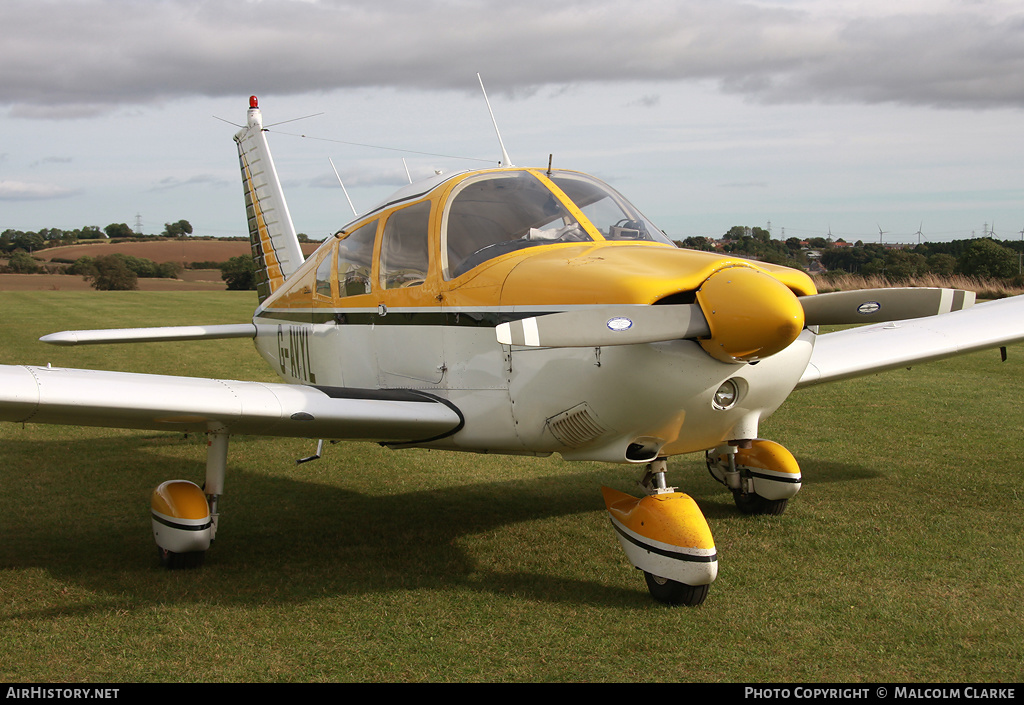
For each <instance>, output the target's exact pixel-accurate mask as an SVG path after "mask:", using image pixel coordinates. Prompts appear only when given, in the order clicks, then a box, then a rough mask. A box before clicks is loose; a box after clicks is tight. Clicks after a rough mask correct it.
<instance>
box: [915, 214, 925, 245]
mask: <svg viewBox="0 0 1024 705" xmlns="http://www.w3.org/2000/svg"><path fill="white" fill-rule="evenodd" d="M923 227H924V221H923V220H922V221H921V224H920V225H918V226H917V232H916V233H914V234H915V235H917V244H918V245H920V244H921V238H922V237H923V236H924V234H923V233H922V232H921V228H923Z"/></svg>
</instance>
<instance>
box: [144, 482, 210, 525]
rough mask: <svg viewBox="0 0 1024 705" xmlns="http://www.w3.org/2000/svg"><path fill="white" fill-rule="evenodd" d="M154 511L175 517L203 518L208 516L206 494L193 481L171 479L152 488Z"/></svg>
mask: <svg viewBox="0 0 1024 705" xmlns="http://www.w3.org/2000/svg"><path fill="white" fill-rule="evenodd" d="M151 505H152V508H153V511H154V512H160V513H161V514H163V515H165V516H169V517H174V518H175V519H195V520H204V519H209V518H210V507H209V505H208V504H207V502H206V495H204V494H203V491H202V490H201V489H200V488H199V486H198V485H196V484H195V483H194V482H189V481H188V480H171V481H169V482H165V483H163V484H161V485H160V486H159V487H157V488H156V489H155V490H153V498H152V502H151Z"/></svg>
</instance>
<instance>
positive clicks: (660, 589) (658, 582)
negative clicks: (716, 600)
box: [644, 571, 711, 607]
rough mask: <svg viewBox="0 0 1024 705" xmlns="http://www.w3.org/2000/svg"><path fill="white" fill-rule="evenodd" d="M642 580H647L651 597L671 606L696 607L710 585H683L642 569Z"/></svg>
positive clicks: (706, 593)
mask: <svg viewBox="0 0 1024 705" xmlns="http://www.w3.org/2000/svg"><path fill="white" fill-rule="evenodd" d="M644 580H646V581H647V589H648V590H649V591H650V593H651V597H653V598H654V599H655V600H657V601H658V602H663V603H665V604H666V605H672V606H676V605H686V606H687V607H696V606H697V605H699V604H700V603H702V602H704V598H706V597H707V596H708V588H710V587H711V586H710V585H685V584H683V583H679V582H676V581H675V580H669V579H668V578H660V577H658V576H657V575H653V574H651V573H648V572H647V571H644Z"/></svg>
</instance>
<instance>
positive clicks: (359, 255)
mask: <svg viewBox="0 0 1024 705" xmlns="http://www.w3.org/2000/svg"><path fill="white" fill-rule="evenodd" d="M376 235H377V221H376V220H375V221H373V222H372V223H367V224H366V225H364V226H363V227H361V228H359V229H358V230H356V231H354V232H352V233H350V234H349V235H348V237H346V238H344V239H343V240H342V241H341V242H339V243H338V296H357V295H359V294H369V293H370V270H371V269H372V268H373V241H374V239H375V237H376Z"/></svg>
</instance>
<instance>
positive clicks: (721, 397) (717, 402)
mask: <svg viewBox="0 0 1024 705" xmlns="http://www.w3.org/2000/svg"><path fill="white" fill-rule="evenodd" d="M738 397H739V389H738V388H737V387H736V383H735V382H733V381H732V380H731V379H727V380H725V382H723V383H722V386H721V387H719V388H718V391H717V392H715V398H714V399H713V400H712V406H714V407H715V408H716V409H722V410H724V409H731V408H732V406H733V404H735V403H736V399H737V398H738Z"/></svg>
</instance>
